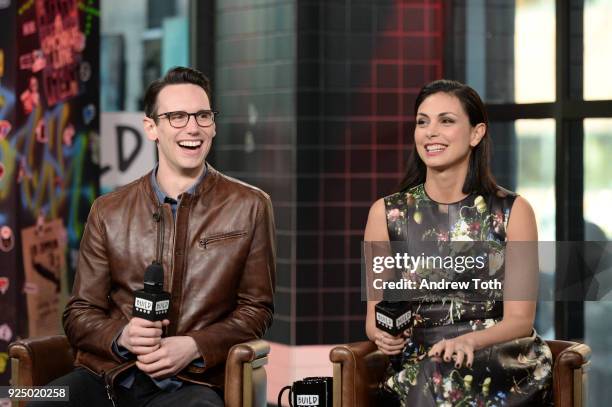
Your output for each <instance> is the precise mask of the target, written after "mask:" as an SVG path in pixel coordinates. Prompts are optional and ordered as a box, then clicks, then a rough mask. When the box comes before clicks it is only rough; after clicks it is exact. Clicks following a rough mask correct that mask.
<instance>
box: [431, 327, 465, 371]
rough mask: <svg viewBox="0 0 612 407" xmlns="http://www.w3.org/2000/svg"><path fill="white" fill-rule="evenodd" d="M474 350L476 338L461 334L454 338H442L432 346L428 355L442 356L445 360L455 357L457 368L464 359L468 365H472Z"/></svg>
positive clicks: (448, 360)
mask: <svg viewBox="0 0 612 407" xmlns="http://www.w3.org/2000/svg"><path fill="white" fill-rule="evenodd" d="M474 350H475V344H474V340H473V339H472V338H471V337H469V336H468V335H461V336H458V337H456V338H453V339H442V340H441V341H440V342H438V343H436V344H435V345H434V346H432V347H431V349H430V350H429V353H428V354H427V355H428V356H433V357H441V358H443V359H444V361H445V362H450V360H451V359H453V360H454V361H455V367H456V368H460V367H461V365H462V364H463V362H464V361H465V365H466V366H467V367H472V363H473V362H474Z"/></svg>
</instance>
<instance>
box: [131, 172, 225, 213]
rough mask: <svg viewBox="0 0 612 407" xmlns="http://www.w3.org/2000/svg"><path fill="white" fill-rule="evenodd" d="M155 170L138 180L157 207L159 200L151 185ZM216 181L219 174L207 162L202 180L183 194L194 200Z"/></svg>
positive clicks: (209, 188) (207, 190) (208, 189)
mask: <svg viewBox="0 0 612 407" xmlns="http://www.w3.org/2000/svg"><path fill="white" fill-rule="evenodd" d="M156 168H157V165H156V166H155V168H153V169H152V170H151V171H149V172H148V173H147V174H145V175H144V176H143V177H141V178H140V184H141V186H142V187H143V188H144V190H145V192H146V194H147V195H148V196H149V198H150V199H151V201H152V202H153V204H154V205H155V206H157V205H159V198H158V196H157V194H156V192H155V189H154V188H153V185H152V183H151V177H153V174H154V171H155V169H156ZM218 180H219V172H218V171H217V170H216V169H215V168H214V167H213V166H212V165H210V163H209V162H206V173H205V176H204V177H203V179H201V180H200V181H198V182H197V183H196V185H194V187H193V188H190V189H189V190H188V191H187V192H185V194H188V195H192V196H193V198H194V199H197V198H198V197H199V196H200V195H205V194H206V193H207V192H209V191H210V190H211V189H212V188H213V187H214V186H215V185H216V183H217V181H218ZM192 190H193V191H192ZM185 194H184V195H185Z"/></svg>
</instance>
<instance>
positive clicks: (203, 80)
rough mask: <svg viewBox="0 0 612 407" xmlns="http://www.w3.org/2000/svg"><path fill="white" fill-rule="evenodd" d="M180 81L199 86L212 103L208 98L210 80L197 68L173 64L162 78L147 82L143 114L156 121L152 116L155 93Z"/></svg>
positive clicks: (154, 107) (154, 110) (154, 106)
mask: <svg viewBox="0 0 612 407" xmlns="http://www.w3.org/2000/svg"><path fill="white" fill-rule="evenodd" d="M182 83H191V84H193V85H197V86H199V87H201V88H202V89H204V92H206V96H208V100H209V101H211V103H212V100H211V98H210V81H209V80H208V78H207V77H206V76H205V75H204V74H203V73H202V72H200V71H198V70H197V69H194V68H187V67H184V66H175V67H174V68H170V69H169V70H168V72H166V75H164V76H163V77H162V78H159V79H156V80H154V81H153V82H151V83H150V84H149V87H148V88H147V91H146V92H145V96H144V112H145V115H146V116H147V117H150V118H152V119H154V120H155V121H157V118H156V117H154V116H155V114H156V110H157V95H158V94H159V92H160V91H161V90H162V89H163V88H164V87H165V86H167V85H178V84H182Z"/></svg>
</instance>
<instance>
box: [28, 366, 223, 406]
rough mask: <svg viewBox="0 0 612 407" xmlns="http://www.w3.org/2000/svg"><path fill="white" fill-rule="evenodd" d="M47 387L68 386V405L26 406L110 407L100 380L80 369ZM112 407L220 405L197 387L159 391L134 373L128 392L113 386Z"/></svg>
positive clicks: (216, 398) (215, 395)
mask: <svg viewBox="0 0 612 407" xmlns="http://www.w3.org/2000/svg"><path fill="white" fill-rule="evenodd" d="M48 386H69V388H70V390H69V393H70V401H68V402H60V401H53V402H41V401H37V402H30V403H29V404H28V407H29V406H32V407H43V406H45V407H59V406H62V407H66V406H69V407H77V406H78V407H80V406H86V407H113V404H112V402H111V401H110V400H109V399H108V396H107V394H106V389H105V387H104V380H103V379H102V378H101V377H99V376H96V375H94V374H93V373H91V372H89V371H88V370H87V369H84V368H81V367H77V368H76V369H75V370H73V371H72V372H70V373H68V374H67V375H65V376H62V377H60V378H58V379H55V380H54V381H52V382H51V383H49V384H48ZM115 405H116V406H117V407H123V406H130V407H131V406H148V407H157V406H160V407H161V406H181V407H222V406H223V405H224V403H223V399H222V397H221V396H220V395H219V394H218V393H217V392H216V391H215V390H213V389H211V388H210V387H207V386H203V385H199V384H192V383H187V382H184V383H183V386H182V387H181V388H180V389H178V390H177V391H174V392H167V391H163V390H160V389H159V388H158V387H157V386H156V385H155V383H153V381H152V380H151V379H150V378H149V377H148V376H147V375H146V374H144V373H142V372H140V371H138V372H137V373H136V378H135V381H134V384H133V385H132V387H131V388H130V389H126V388H124V387H122V386H120V385H119V384H115Z"/></svg>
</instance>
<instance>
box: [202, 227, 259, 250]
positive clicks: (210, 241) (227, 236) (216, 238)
mask: <svg viewBox="0 0 612 407" xmlns="http://www.w3.org/2000/svg"><path fill="white" fill-rule="evenodd" d="M246 234H247V232H243V231H236V232H229V233H219V234H216V235H211V236H205V237H202V238H200V241H199V242H198V245H199V246H200V248H201V249H208V247H209V246H210V245H214V244H217V243H221V242H224V241H227V240H232V239H238V238H240V237H243V236H246Z"/></svg>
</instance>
